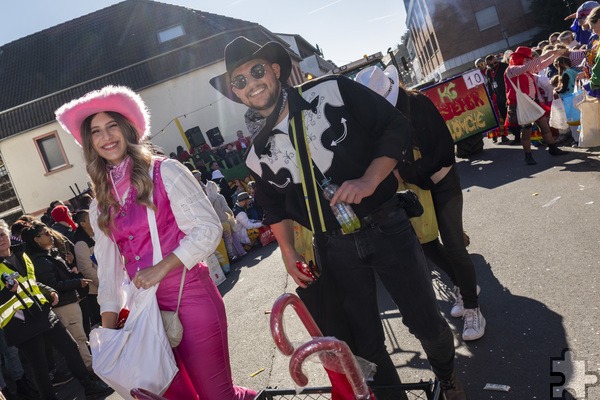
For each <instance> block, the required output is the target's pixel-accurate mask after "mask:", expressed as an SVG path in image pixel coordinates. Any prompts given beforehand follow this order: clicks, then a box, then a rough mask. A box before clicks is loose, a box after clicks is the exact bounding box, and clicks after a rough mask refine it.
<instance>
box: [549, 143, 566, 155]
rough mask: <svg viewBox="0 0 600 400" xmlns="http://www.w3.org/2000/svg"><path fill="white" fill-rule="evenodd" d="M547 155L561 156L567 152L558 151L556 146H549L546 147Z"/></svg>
mask: <svg viewBox="0 0 600 400" xmlns="http://www.w3.org/2000/svg"><path fill="white" fill-rule="evenodd" d="M548 153H550V154H552V155H553V156H563V155H565V154H569V153H568V152H567V151H564V150H561V149H559V148H558V146H557V145H556V144H551V145H550V146H548Z"/></svg>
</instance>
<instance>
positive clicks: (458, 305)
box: [450, 285, 481, 318]
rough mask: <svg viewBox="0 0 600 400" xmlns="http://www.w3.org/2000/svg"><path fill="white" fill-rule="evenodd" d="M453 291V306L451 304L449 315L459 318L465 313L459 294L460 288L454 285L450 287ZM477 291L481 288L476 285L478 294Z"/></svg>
mask: <svg viewBox="0 0 600 400" xmlns="http://www.w3.org/2000/svg"><path fill="white" fill-rule="evenodd" d="M452 291H453V292H454V298H455V299H456V301H455V302H454V306H452V310H450V315H452V316H453V317H454V318H460V317H462V316H463V315H465V304H464V303H463V299H462V296H461V295H460V288H459V287H458V286H454V289H452ZM479 292H481V288H480V287H479V285H477V295H478V296H479Z"/></svg>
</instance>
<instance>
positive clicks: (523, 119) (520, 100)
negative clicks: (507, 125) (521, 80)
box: [508, 79, 546, 125]
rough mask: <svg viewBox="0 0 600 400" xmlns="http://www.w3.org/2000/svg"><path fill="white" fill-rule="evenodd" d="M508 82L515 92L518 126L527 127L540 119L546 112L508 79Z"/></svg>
mask: <svg viewBox="0 0 600 400" xmlns="http://www.w3.org/2000/svg"><path fill="white" fill-rule="evenodd" d="M508 81H509V82H510V84H511V85H512V87H513V89H514V90H515V95H516V97H517V121H518V122H519V125H529V124H531V123H532V122H535V121H537V120H538V119H540V118H541V117H542V115H544V114H545V113H546V111H545V110H544V109H543V108H542V107H540V105H539V104H538V103H536V102H535V101H534V100H533V99H532V98H531V97H529V96H527V95H526V94H525V93H523V92H522V91H521V88H520V87H519V88H517V87H516V86H515V84H514V83H513V81H512V79H509V80H508ZM517 83H518V82H517Z"/></svg>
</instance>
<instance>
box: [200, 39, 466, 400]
mask: <svg viewBox="0 0 600 400" xmlns="http://www.w3.org/2000/svg"><path fill="white" fill-rule="evenodd" d="M291 64H292V63H291V58H290V56H289V54H288V53H287V51H286V49H285V48H284V47H283V46H282V45H280V44H279V43H277V42H269V43H267V44H265V45H264V46H260V45H258V44H257V43H254V42H252V41H250V40H249V39H247V38H245V37H238V38H237V39H235V40H233V41H232V42H231V43H229V44H228V45H227V47H226V48H225V66H226V72H225V73H223V74H221V75H219V76H216V77H214V78H213V79H211V81H210V83H211V85H213V87H215V89H217V90H218V91H219V92H221V93H222V94H223V95H225V96H226V97H228V98H229V99H230V100H232V101H234V102H237V103H242V104H244V105H246V106H248V107H249V109H248V111H247V112H246V114H245V120H246V126H247V128H248V131H249V132H250V133H251V134H252V143H251V146H250V148H249V150H248V152H247V154H246V160H245V161H246V164H247V165H248V167H249V169H250V171H251V174H252V175H253V177H254V180H255V181H256V197H255V200H256V202H257V203H258V204H259V205H260V206H262V207H263V209H264V211H265V214H266V218H265V220H264V223H265V224H268V225H270V226H271V228H272V230H273V233H274V234H275V236H276V238H277V241H278V243H279V246H280V249H281V253H282V256H283V260H284V263H285V266H286V268H287V271H288V274H289V275H290V276H291V277H292V278H293V279H294V281H295V282H296V284H297V285H298V286H299V287H300V288H303V289H301V290H306V291H310V289H312V288H315V287H319V285H322V286H321V287H324V286H323V285H325V284H326V283H325V282H327V284H331V285H335V292H336V294H337V296H336V297H335V298H333V297H331V296H333V295H332V292H331V291H323V295H324V296H330V297H324V298H323V301H322V302H321V304H319V305H318V306H319V308H320V307H321V306H325V305H330V304H339V308H337V309H335V310H331V309H329V311H330V312H331V313H329V314H327V313H326V312H324V311H323V310H322V309H317V307H315V308H313V309H311V310H310V311H311V313H313V316H315V317H316V320H317V324H319V326H320V328H321V330H322V331H323V333H324V334H325V335H327V336H336V337H337V338H339V339H341V340H344V341H346V342H347V343H348V345H349V346H351V349H352V350H353V352H354V353H355V354H356V355H358V356H360V357H363V358H365V359H367V360H369V361H371V362H374V363H375V364H377V373H376V374H375V377H374V383H375V384H376V385H393V384H397V383H399V382H400V380H399V377H398V374H397V371H396V368H395V366H394V364H393V362H392V360H391V358H390V356H389V354H388V353H387V350H386V348H385V335H384V331H383V326H382V323H381V319H380V315H379V309H378V306H377V295H376V284H375V273H377V275H379V277H380V278H381V281H382V282H383V284H384V286H385V288H386V289H387V291H388V292H389V293H390V295H391V297H392V299H393V300H394V302H395V303H396V304H397V305H398V308H399V309H400V312H401V314H402V317H403V323H404V324H405V325H407V326H408V327H409V329H410V331H411V332H412V333H413V334H414V335H415V336H416V337H417V338H418V339H419V340H420V341H421V344H422V346H423V348H424V350H425V352H426V354H427V358H428V360H429V362H430V364H431V366H432V369H433V371H434V373H435V374H436V376H437V377H438V378H439V379H440V381H442V386H443V388H444V393H445V396H446V399H448V400H462V399H466V395H465V392H464V390H463V389H462V387H461V386H460V383H459V382H458V380H457V378H456V373H455V372H454V362H453V358H454V343H453V336H452V333H451V331H450V328H449V327H448V324H447V322H446V321H445V319H444V318H443V317H442V315H441V313H440V311H439V308H438V306H437V302H436V299H435V294H434V292H433V289H432V286H431V278H430V273H429V269H428V267H427V262H426V260H425V257H424V255H423V251H422V249H421V247H420V245H419V242H418V239H417V237H416V235H415V233H414V231H413V230H412V229H411V227H410V222H409V219H408V216H407V215H406V212H405V211H404V210H403V209H402V208H401V207H400V204H399V201H398V199H397V197H396V190H397V188H398V182H397V180H396V178H395V176H394V174H393V172H392V170H393V169H394V168H396V166H397V165H398V163H403V162H405V160H406V159H407V154H408V151H412V140H411V133H410V130H411V128H410V124H409V122H408V120H407V119H406V117H404V115H403V114H402V113H400V112H399V111H398V110H396V109H395V108H394V107H393V106H392V105H391V104H390V103H389V102H388V101H386V100H385V99H384V98H383V97H381V96H379V95H378V94H377V93H375V92H374V91H371V90H370V89H368V88H366V87H364V86H363V85H361V84H359V83H356V82H354V81H352V80H350V79H348V78H346V77H343V76H328V77H324V78H321V79H315V80H312V81H309V82H306V83H304V84H302V85H301V86H299V87H290V86H288V85H287V80H288V78H289V76H290V73H291V69H292V65H291ZM388 84H389V85H391V87H393V85H398V82H393V81H390V82H388ZM297 152H298V153H299V154H301V155H300V156H298V157H297V154H296V153H297ZM309 154H310V156H309ZM303 182H304V184H303ZM326 182H332V183H335V184H337V185H338V186H339V189H338V190H337V192H335V194H334V195H333V197H332V198H331V200H327V199H326V197H325V196H324V194H323V191H322V187H324V186H325V185H326V184H327V183H326ZM338 202H345V203H348V204H349V205H351V207H352V208H353V210H354V212H355V213H356V215H357V216H358V218H359V219H360V222H361V227H360V229H359V230H357V231H355V232H353V233H349V234H344V233H343V232H342V230H341V227H340V224H339V223H338V221H337V219H336V218H335V216H334V214H333V212H332V210H331V206H332V205H335V204H336V203H338ZM294 221H296V222H298V223H299V224H301V225H303V226H305V227H307V228H308V229H310V230H311V231H312V232H314V243H315V248H316V258H317V266H318V267H319V268H320V269H321V276H320V277H319V278H318V280H317V281H316V282H315V281H314V279H313V278H312V277H311V276H308V275H305V274H304V273H302V272H301V271H300V270H299V269H298V268H297V266H296V263H297V262H302V261H304V259H303V257H302V256H301V255H300V254H298V253H297V252H296V250H295V248H294V230H293V222H294ZM309 285H315V286H312V287H311V286H309ZM325 303H327V304H325ZM340 316H341V317H342V319H340V318H339V317H340ZM332 320H336V323H335V324H332V323H331V321H332ZM342 325H344V326H342ZM376 395H378V394H377V393H376ZM391 396H392V397H390V398H394V399H403V398H405V397H404V396H405V395H404V394H401V393H394V394H391ZM377 398H386V397H385V395H382V396H379V395H378V397H377Z"/></svg>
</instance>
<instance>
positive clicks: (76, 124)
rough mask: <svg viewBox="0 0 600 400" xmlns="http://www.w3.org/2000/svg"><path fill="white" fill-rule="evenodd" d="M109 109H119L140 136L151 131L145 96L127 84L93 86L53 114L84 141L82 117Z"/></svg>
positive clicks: (75, 137)
mask: <svg viewBox="0 0 600 400" xmlns="http://www.w3.org/2000/svg"><path fill="white" fill-rule="evenodd" d="M106 111H114V112H118V113H119V114H121V115H123V116H124V117H125V118H127V120H129V122H131V124H132V125H133V126H134V127H135V129H136V130H137V132H138V138H139V139H140V140H141V139H143V138H145V137H146V136H148V134H150V113H149V112H148V108H147V107H146V104H145V103H144V100H142V98H141V97H140V95H139V94H137V93H135V92H134V91H133V90H131V89H130V88H128V87H125V86H105V87H103V88H102V89H100V90H94V91H93V92H89V93H88V94H86V95H85V96H83V97H80V98H79V99H75V100H72V101H70V102H68V103H66V104H63V105H62V106H61V107H60V108H59V109H58V110H56V111H55V112H54V114H55V115H56V120H57V121H58V123H59V124H60V126H62V128H63V129H64V130H65V131H67V132H68V133H70V134H71V135H72V136H73V138H74V139H75V140H76V141H77V143H78V144H79V145H81V144H82V140H81V124H82V123H83V121H84V120H85V119H86V118H87V117H89V116H90V115H93V114H97V113H99V112H106Z"/></svg>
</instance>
